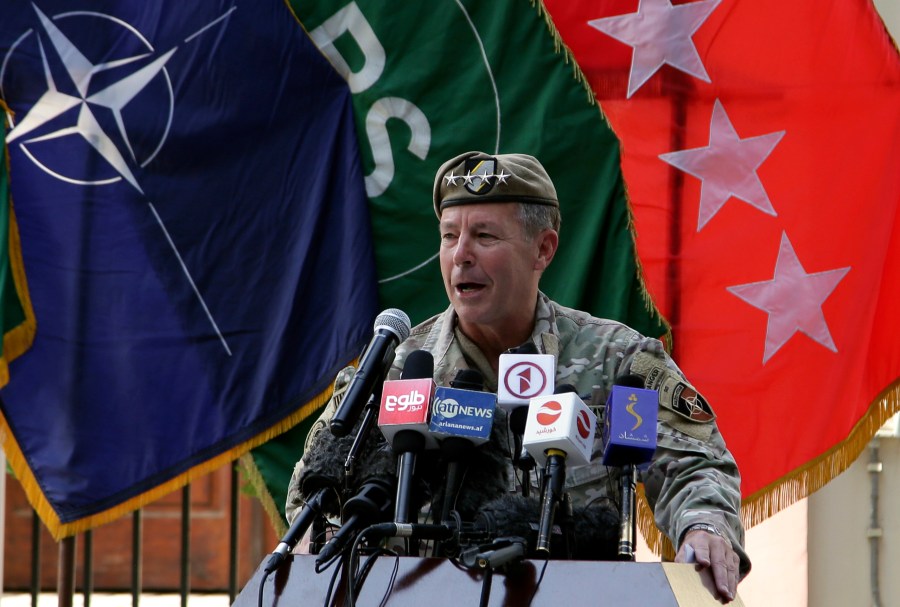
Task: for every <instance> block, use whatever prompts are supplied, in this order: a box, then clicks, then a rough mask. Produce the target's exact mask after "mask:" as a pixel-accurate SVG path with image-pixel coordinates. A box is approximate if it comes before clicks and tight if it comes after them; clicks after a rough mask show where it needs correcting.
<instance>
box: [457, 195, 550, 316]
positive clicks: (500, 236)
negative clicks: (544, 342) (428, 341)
mask: <svg viewBox="0 0 900 607" xmlns="http://www.w3.org/2000/svg"><path fill="white" fill-rule="evenodd" d="M546 232H551V233H552V235H551V240H552V246H551V249H552V250H550V249H548V248H547V244H546V243H545V241H546ZM440 234H441V251H440V257H441V275H442V276H443V278H444V288H445V289H446V290H447V297H448V298H449V299H450V303H451V304H452V305H453V308H454V309H455V310H456V313H457V315H458V316H459V319H460V324H461V328H462V329H463V331H464V332H467V334H468V331H466V329H471V328H475V327H478V328H481V329H484V328H489V329H490V330H492V331H502V330H503V329H504V328H507V327H518V326H520V325H521V323H523V322H528V323H530V322H531V321H532V320H533V316H534V306H535V301H536V297H537V289H538V281H539V279H540V276H541V273H542V272H543V270H544V268H546V266H547V264H548V263H549V261H550V258H552V256H553V253H554V252H555V250H556V233H555V232H553V231H552V230H547V231H545V232H542V235H541V236H539V237H537V238H535V239H534V240H529V239H528V238H527V237H526V236H525V231H524V229H523V227H522V225H521V223H520V220H519V218H518V205H517V204H515V203H486V204H469V205H461V206H456V207H449V208H447V209H445V210H444V211H443V212H442V213H441V223H440ZM548 252H549V256H548V255H547V253H548Z"/></svg>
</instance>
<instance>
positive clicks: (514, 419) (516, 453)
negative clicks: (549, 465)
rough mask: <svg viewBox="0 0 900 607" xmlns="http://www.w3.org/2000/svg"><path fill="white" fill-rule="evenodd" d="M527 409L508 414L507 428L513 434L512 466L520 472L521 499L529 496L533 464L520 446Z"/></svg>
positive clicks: (519, 409) (519, 408) (529, 455)
mask: <svg viewBox="0 0 900 607" xmlns="http://www.w3.org/2000/svg"><path fill="white" fill-rule="evenodd" d="M527 418H528V407H527V406H521V407H516V408H515V409H513V410H512V411H510V413H509V428H510V430H512V433H513V466H515V467H516V468H518V469H519V470H521V471H522V497H530V496H531V471H532V470H534V467H535V462H534V458H533V457H531V454H530V453H528V451H527V450H526V449H525V448H524V447H523V446H522V441H523V436H524V434H525V422H526V420H527Z"/></svg>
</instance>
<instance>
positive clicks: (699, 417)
mask: <svg viewBox="0 0 900 607" xmlns="http://www.w3.org/2000/svg"><path fill="white" fill-rule="evenodd" d="M630 370H631V372H632V373H635V374H637V375H640V376H642V377H644V382H645V385H646V386H647V388H649V389H650V390H657V391H659V404H660V406H661V407H663V408H665V409H668V410H670V411H672V412H674V413H676V414H677V415H678V416H680V417H682V418H684V419H685V420H689V421H692V422H696V423H701V424H706V423H709V422H711V421H713V420H715V419H716V414H715V413H713V410H712V407H711V406H710V405H709V403H708V402H707V401H706V399H705V398H703V396H702V395H701V394H700V393H699V392H697V390H696V389H695V388H694V387H693V386H692V385H690V384H689V383H688V382H687V381H685V379H684V378H683V377H681V375H679V374H678V373H676V372H675V371H673V370H672V369H670V368H668V367H667V366H666V364H665V363H664V362H663V361H662V360H660V359H658V358H657V357H655V356H652V355H650V354H647V353H644V352H641V353H639V354H637V355H636V356H635V357H634V361H633V362H632V364H631V369H630Z"/></svg>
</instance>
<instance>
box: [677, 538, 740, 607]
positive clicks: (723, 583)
mask: <svg viewBox="0 0 900 607" xmlns="http://www.w3.org/2000/svg"><path fill="white" fill-rule="evenodd" d="M687 546H690V547H691V548H692V549H693V551H694V559H695V561H696V564H697V565H698V568H699V569H705V568H707V567H709V568H710V569H712V574H713V581H714V582H715V585H716V589H717V590H718V591H719V596H720V597H721V598H722V599H723V600H724V601H725V602H726V603H728V602H730V601H733V600H734V597H735V595H736V594H737V583H738V564H739V563H740V558H739V557H738V555H737V553H736V552H735V551H734V550H733V549H732V547H731V542H729V541H728V540H727V539H725V538H724V537H721V536H718V535H716V534H714V533H709V532H708V531H703V530H702V529H693V530H691V531H688V532H687V534H686V535H685V536H684V541H683V542H682V543H681V548H680V549H679V550H678V554H676V555H675V562H676V563H686V562H688V560H687V555H686V548H687Z"/></svg>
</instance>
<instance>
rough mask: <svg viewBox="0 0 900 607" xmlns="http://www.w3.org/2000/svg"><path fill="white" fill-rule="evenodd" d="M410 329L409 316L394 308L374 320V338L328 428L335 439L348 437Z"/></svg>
mask: <svg viewBox="0 0 900 607" xmlns="http://www.w3.org/2000/svg"><path fill="white" fill-rule="evenodd" d="M410 330H411V324H410V322H409V316H407V315H406V313H405V312H403V311H402V310H398V309H397V308H388V309H387V310H385V311H384V312H382V313H381V314H379V315H378V317H377V318H376V319H375V335H374V336H373V337H372V341H370V342H369V345H368V346H367V347H366V350H365V352H364V353H363V355H362V360H361V361H360V363H359V368H357V370H356V375H354V376H353V379H351V380H350V385H349V386H348V387H347V392H346V393H345V395H344V400H342V401H341V403H340V405H339V406H338V409H337V411H336V412H335V414H334V417H332V418H331V424H330V426H329V427H330V428H331V433H332V434H333V435H334V436H337V437H342V436H346V435H348V434H350V430H351V429H352V428H353V425H354V424H356V420H357V419H358V418H359V414H360V411H362V408H363V407H364V406H365V404H366V401H367V400H368V399H369V396H371V394H372V391H373V390H374V389H375V384H376V383H377V382H378V381H379V380H380V379H382V378H383V377H384V376H385V374H386V373H387V371H388V369H390V366H391V363H392V362H394V350H396V348H397V346H398V345H399V344H400V342H402V341H404V340H405V339H406V338H407V337H409V332H410Z"/></svg>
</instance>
